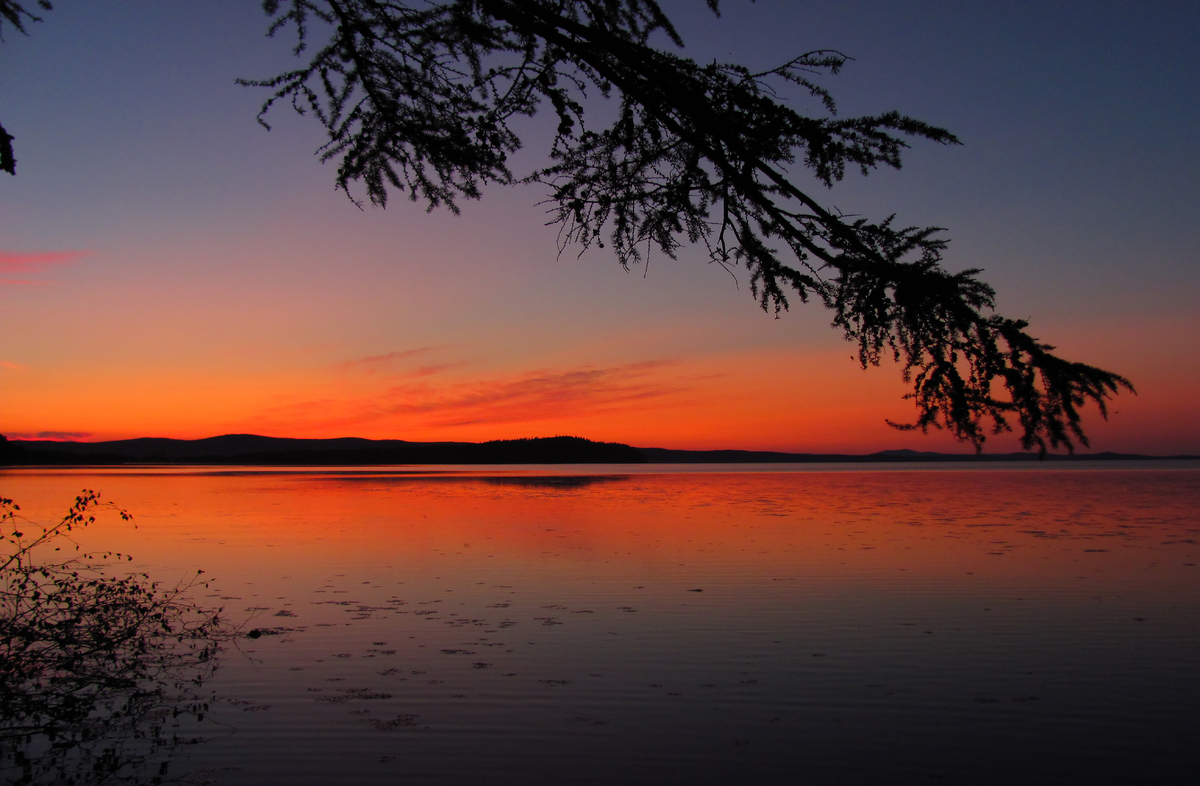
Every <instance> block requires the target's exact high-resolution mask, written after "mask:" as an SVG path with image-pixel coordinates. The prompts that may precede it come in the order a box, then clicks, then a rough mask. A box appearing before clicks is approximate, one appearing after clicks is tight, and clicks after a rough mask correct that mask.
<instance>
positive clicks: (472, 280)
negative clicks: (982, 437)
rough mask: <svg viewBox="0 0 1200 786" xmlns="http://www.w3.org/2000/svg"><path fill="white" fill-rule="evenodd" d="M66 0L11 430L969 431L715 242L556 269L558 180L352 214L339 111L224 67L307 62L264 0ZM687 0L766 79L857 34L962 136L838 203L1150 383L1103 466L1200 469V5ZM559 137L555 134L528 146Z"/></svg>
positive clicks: (36, 67)
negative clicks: (914, 397) (1159, 458)
mask: <svg viewBox="0 0 1200 786" xmlns="http://www.w3.org/2000/svg"><path fill="white" fill-rule="evenodd" d="M54 6H55V7H54V10H53V11H52V12H48V13H45V14H44V15H43V16H44V20H45V21H44V22H42V23H40V24H34V25H32V26H31V27H30V30H29V32H30V35H29V36H22V35H20V34H18V33H16V32H15V31H13V30H11V29H8V30H7V31H6V33H5V36H4V41H3V42H2V43H0V122H2V123H3V124H4V127H5V128H6V129H7V130H8V131H9V132H10V133H11V134H13V135H14V137H15V143H14V144H15V146H16V154H17V160H18V163H17V175H16V177H10V176H8V175H7V174H4V173H0V433H3V434H6V435H8V436H9V437H10V438H37V437H42V438H60V439H81V440H89V441H90V440H103V439H120V438H128V437H140V436H161V437H177V438H199V437H206V436H213V435H217V434H224V433H258V434H267V435H272V436H281V437H308V438H315V437H340V436H359V437H369V438H389V439H408V440H471V441H477V440H486V439H500V438H513V437H530V436H552V435H556V434H574V435H579V436H585V437H588V438H591V439H597V440H604V441H620V442H627V443H630V444H634V445H640V446H660V447H673V448H692V449H708V448H746V449H769V450H789V451H819V452H854V453H858V452H870V451H874V450H882V449H894V448H911V449H915V450H950V451H967V450H969V449H970V448H969V446H965V445H962V444H959V443H956V442H954V440H953V439H952V438H950V437H949V436H948V435H947V434H945V433H943V432H931V433H930V434H928V435H922V434H920V433H919V432H918V433H912V432H899V431H896V430H894V429H892V428H890V427H889V426H888V425H887V423H886V420H887V419H891V420H893V421H901V422H903V421H907V420H911V419H912V417H913V415H914V410H913V408H912V405H911V403H910V402H908V401H905V400H904V399H903V395H904V393H905V392H906V388H905V385H904V383H903V381H902V380H901V379H900V371H899V369H898V368H897V367H896V366H894V365H891V364H888V363H885V364H884V365H882V366H881V367H879V368H870V369H866V370H864V369H862V368H860V367H859V365H858V364H857V362H856V361H855V360H854V359H852V355H853V354H854V346H853V345H851V344H849V343H847V342H846V341H845V339H844V338H842V336H841V335H840V334H839V333H837V332H836V331H834V330H832V329H831V328H830V327H829V322H830V319H831V317H830V314H829V313H827V312H825V311H823V310H822V309H821V308H820V307H819V306H818V305H816V304H810V305H807V306H805V305H801V304H799V303H796V304H794V305H793V308H792V310H790V311H789V312H787V313H785V314H783V315H782V316H781V318H779V319H775V318H774V317H773V315H770V314H766V313H764V312H762V311H761V310H759V309H758V308H757V306H756V303H755V301H754V299H753V298H752V296H751V294H750V292H749V287H748V280H747V276H746V275H745V273H744V272H742V273H740V274H737V275H735V276H731V275H730V274H729V273H728V272H726V271H725V270H722V269H721V268H719V267H717V266H714V265H711V264H708V260H707V256H706V255H705V254H704V253H703V251H701V250H697V249H685V250H684V251H683V252H682V253H680V255H679V258H678V259H674V260H672V259H667V258H665V257H662V256H661V255H656V256H652V257H651V259H650V263H649V267H648V268H635V269H631V270H629V271H626V270H623V269H622V268H621V267H620V265H619V264H618V263H617V261H616V259H615V258H614V257H613V256H612V255H611V253H610V252H609V251H605V250H601V249H592V250H590V251H588V252H587V253H585V254H583V255H581V256H577V254H578V252H577V251H576V250H570V249H568V250H567V252H565V253H563V254H561V255H560V254H559V253H558V247H557V243H556V230H555V228H554V227H548V226H545V223H546V220H547V217H546V215H545V213H544V210H545V208H544V207H543V206H539V204H538V203H539V202H540V201H541V200H542V199H543V198H544V197H545V193H544V192H543V191H540V190H539V189H538V188H537V187H535V186H522V187H515V188H507V187H505V188H500V187H496V188H489V189H488V190H486V191H485V193H484V196H483V199H482V200H480V201H478V202H469V203H465V204H463V206H462V207H463V210H462V213H461V215H458V216H455V215H452V214H450V213H449V212H447V211H435V212H432V213H430V212H426V210H425V209H424V207H423V206H422V205H420V204H413V203H410V202H408V201H407V200H405V199H403V198H394V199H393V200H392V201H391V202H390V203H389V206H388V208H387V209H386V210H383V209H378V208H372V207H367V208H366V209H362V210H360V209H359V208H358V207H356V206H355V205H354V204H353V203H351V202H350V201H349V200H348V199H347V198H346V196H345V195H344V194H343V193H341V192H338V191H336V190H335V188H334V176H335V170H334V166H333V165H332V164H321V163H320V161H319V160H318V158H317V157H316V156H315V155H314V152H315V151H316V149H317V148H318V147H319V146H320V144H321V143H322V129H321V128H320V126H319V125H318V124H317V123H316V122H315V121H314V120H312V119H311V118H303V117H298V116H295V115H293V114H291V113H290V110H283V109H281V110H277V111H275V112H273V113H272V115H271V117H270V120H271V123H272V130H271V131H269V132H268V131H267V130H265V129H264V128H263V127H262V126H260V125H258V124H257V122H256V114H257V112H258V108H259V106H260V105H261V103H262V102H263V100H264V99H265V98H266V96H265V95H264V93H263V91H261V90H259V89H255V88H248V87H243V86H239V85H237V84H235V80H236V79H237V78H239V77H242V78H263V77H269V76H272V75H274V74H276V73H279V72H280V71H282V70H284V69H286V68H289V67H291V66H293V65H294V63H295V62H296V61H295V60H294V59H293V57H292V54H291V44H292V43H293V40H292V38H291V37H289V36H287V35H281V36H280V37H277V38H275V39H269V38H267V37H266V36H265V31H266V28H267V26H268V21H267V18H266V16H265V15H264V14H263V12H262V10H261V8H260V6H259V4H258V3H256V2H253V1H252V0H238V1H235V0H122V1H121V2H117V0H92V1H91V2H84V1H83V0H56V2H55V4H54ZM664 7H666V8H667V9H668V11H669V13H670V14H671V16H672V18H673V19H675V20H676V22H677V24H678V27H679V29H680V31H681V33H682V34H683V37H684V40H685V43H686V47H685V49H684V50H683V54H685V55H688V56H691V57H694V58H696V59H697V60H700V61H709V60H712V59H713V58H717V59H721V60H726V61H738V62H743V63H745V64H747V65H750V66H755V67H757V66H767V67H769V66H772V65H776V64H778V63H780V62H783V61H786V60H788V59H790V58H791V57H793V56H795V55H797V54H799V53H802V52H806V51H810V50H814V49H836V50H839V51H841V52H843V53H845V54H847V55H849V56H851V57H852V58H853V60H852V61H850V62H849V63H848V64H847V66H846V68H845V69H844V70H843V71H842V73H841V74H839V75H837V76H832V77H825V78H823V79H822V84H824V85H826V86H827V87H828V88H829V89H830V90H831V91H832V93H833V94H834V96H835V98H836V99H837V101H838V108H839V114H840V115H841V116H853V115H857V114H867V113H878V112H883V111H887V110H892V109H896V110H899V111H901V112H903V113H905V114H909V115H912V116H914V117H918V118H921V119H923V120H926V121H928V122H930V123H933V124H935V125H940V126H943V127H946V128H948V129H950V130H951V131H953V132H954V133H955V134H956V135H958V137H959V138H960V139H961V140H962V142H963V145H962V146H960V147H944V146H939V145H935V144H932V143H914V144H913V148H912V149H911V150H910V151H908V153H907V155H906V158H905V164H904V167H903V169H901V170H900V171H890V170H888V171H879V172H876V173H874V174H872V175H871V176H870V177H867V178H862V177H859V176H858V175H849V176H848V177H847V179H846V180H845V181H844V182H842V183H840V184H838V185H837V186H835V188H834V189H832V190H831V191H828V192H824V193H822V194H821V196H822V197H823V198H824V199H825V200H826V202H827V203H828V204H833V205H836V206H837V207H838V208H839V209H841V210H843V211H845V212H848V213H856V214H862V215H866V216H870V217H873V218H882V217H885V216H887V215H890V214H893V213H895V214H896V215H897V221H898V222H900V223H902V224H904V225H937V226H942V227H946V228H947V236H948V237H950V238H951V240H952V242H951V245H950V249H949V251H948V253H947V255H946V265H947V267H949V268H951V269H955V270H957V269H963V268H972V267H973V268H983V269H984V270H985V272H984V274H983V276H982V277H983V278H984V280H986V281H988V282H989V283H991V284H992V285H994V286H995V287H996V289H997V290H998V293H999V297H998V311H999V312H1000V313H1002V314H1005V315H1007V316H1011V317H1016V318H1023V319H1028V320H1029V321H1030V322H1031V328H1030V332H1031V333H1032V334H1033V335H1035V336H1038V337H1039V338H1041V339H1043V340H1045V341H1047V342H1049V343H1051V344H1053V345H1055V346H1056V347H1058V350H1059V352H1060V354H1062V355H1063V356H1065V357H1067V358H1068V359H1071V360H1077V361H1082V362H1086V363H1090V364H1092V365H1096V366H1100V367H1102V368H1106V369H1109V370H1112V371H1115V372H1117V373H1120V374H1122V375H1124V376H1126V377H1128V378H1129V379H1130V380H1131V381H1132V382H1133V383H1134V385H1135V386H1136V387H1137V391H1138V392H1137V395H1136V396H1134V395H1128V394H1123V395H1121V396H1120V397H1119V398H1118V399H1116V401H1115V402H1114V403H1113V406H1112V408H1111V411H1110V417H1109V420H1108V421H1107V422H1106V421H1103V420H1101V419H1100V417H1099V416H1098V414H1097V413H1096V411H1095V410H1094V409H1092V410H1090V411H1089V413H1088V416H1087V418H1086V420H1085V427H1086V428H1087V431H1088V434H1089V435H1090V437H1091V443H1092V444H1091V449H1092V450H1098V451H1099V450H1112V451H1129V452H1139V453H1151V454H1178V453H1191V454H1198V453H1200V407H1198V406H1197V404H1196V402H1197V401H1200V351H1197V349H1196V338H1197V336H1200V306H1198V305H1197V304H1198V303H1200V297H1198V296H1200V264H1198V263H1200V251H1198V250H1197V249H1200V177H1197V175H1198V173H1200V147H1198V146H1197V145H1196V144H1195V135H1196V131H1195V129H1196V128H1198V127H1200V50H1198V48H1197V47H1196V46H1195V41H1196V39H1197V36H1198V35H1200V4H1196V3H1193V2H1178V3H1169V2H1147V3H1139V4H1127V3H1117V2H1056V3H1045V2H1037V3H1034V2H1009V3H991V4H983V3H968V2H906V3H895V2H883V1H882V0H876V1H875V2H846V1H845V0H841V1H837V2H834V1H832V0H830V1H829V2H825V1H821V2H795V1H794V0H793V1H788V0H760V1H759V2H757V3H750V2H747V1H746V0H725V2H723V3H722V12H723V13H722V17H721V18H720V19H717V18H715V17H713V16H712V15H711V14H710V13H709V12H708V11H707V10H706V8H705V4H704V3H703V2H700V0H675V1H672V2H666V3H664ZM788 100H793V99H792V98H788ZM794 100H796V101H797V102H798V103H799V102H800V99H799V98H798V97H796V98H795V99H794ZM545 123H552V120H550V118H548V117H547V118H545ZM544 138H545V127H543V126H541V125H539V124H538V121H536V120H535V121H534V123H533V124H532V133H531V135H530V139H531V147H530V148H529V149H527V150H523V151H521V153H520V154H519V155H518V162H519V164H524V165H536V164H537V162H538V161H539V160H541V159H539V157H538V156H539V154H540V150H539V149H535V148H534V145H533V144H532V142H536V140H538V139H544ZM797 177H798V182H801V183H802V184H803V185H811V183H810V182H808V181H805V180H804V176H803V175H802V174H800V175H798V176H797ZM814 188H815V190H816V191H817V192H818V193H820V192H822V191H824V189H823V188H822V187H819V186H816V187H814ZM986 449H987V451H988V452H1008V451H1011V450H1016V449H1019V445H1018V443H1017V440H1016V439H1015V437H1012V436H1011V435H1001V436H998V437H994V438H992V439H990V440H989V441H988V443H987V447H986Z"/></svg>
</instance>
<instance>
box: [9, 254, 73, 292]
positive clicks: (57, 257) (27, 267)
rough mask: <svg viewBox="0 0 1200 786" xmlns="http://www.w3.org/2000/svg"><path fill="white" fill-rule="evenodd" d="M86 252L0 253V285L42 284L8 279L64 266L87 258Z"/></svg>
mask: <svg viewBox="0 0 1200 786" xmlns="http://www.w3.org/2000/svg"><path fill="white" fill-rule="evenodd" d="M87 253H88V252H86V251H41V252H26V251H0V284H16V285H29V284H44V283H46V282H45V281H36V280H31V279H23V278H9V276H11V275H13V274H21V273H39V272H41V271H43V270H45V269H46V268H50V267H54V266H55V265H65V264H69V263H71V262H75V261H76V260H79V259H81V258H82V257H84V256H87Z"/></svg>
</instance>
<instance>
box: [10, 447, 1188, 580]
mask: <svg viewBox="0 0 1200 786" xmlns="http://www.w3.org/2000/svg"><path fill="white" fill-rule="evenodd" d="M4 482H5V492H4V493H5V495H7V496H13V497H15V498H17V500H18V502H19V503H21V504H22V505H23V507H24V508H25V511H26V512H27V513H28V514H29V515H30V517H31V518H34V519H35V520H41V521H48V520H50V519H51V518H53V517H55V516H56V515H59V514H60V513H61V511H62V510H64V509H65V507H66V505H67V503H68V502H69V499H70V498H71V496H72V495H73V494H74V493H75V492H76V491H77V490H78V489H79V488H83V487H89V488H98V489H101V490H102V491H103V493H104V495H105V498H107V499H109V500H112V501H114V502H117V503H119V504H120V505H121V506H123V507H125V508H128V509H130V510H131V511H132V512H133V513H134V514H135V516H136V519H137V522H138V524H139V528H138V529H136V530H134V529H132V528H130V527H128V526H126V525H122V524H120V523H119V522H116V521H111V520H110V521H105V522H104V523H103V525H102V526H99V527H97V528H95V530H94V531H92V532H90V533H86V534H85V535H83V536H81V537H82V542H84V543H85V544H87V545H89V546H91V547H94V548H98V547H103V548H112V549H117V550H122V551H129V552H132V553H133V554H135V556H136V557H137V558H138V560H139V562H140V563H146V564H148V565H158V566H164V567H166V566H169V567H170V568H171V569H173V570H183V569H186V568H189V567H191V566H195V567H198V568H204V569H205V570H207V571H208V572H210V573H220V572H222V571H226V572H232V573H235V574H239V575H240V574H242V573H245V572H247V571H249V572H251V573H258V572H264V571H265V572H270V573H273V574H274V573H278V571H277V570H275V568H277V567H278V568H282V567H284V566H289V567H290V568H294V569H299V568H301V567H302V566H314V567H315V566H317V565H324V564H332V563H337V564H340V565H346V566H358V567H362V568H366V567H369V566H377V567H386V566H388V565H393V566H401V565H403V566H404V570H405V571H407V572H409V573H412V572H414V571H415V572H427V571H430V570H433V571H437V570H440V569H441V568H440V564H441V562H440V561H442V560H445V559H446V558H450V557H452V558H453V559H452V560H451V562H449V563H446V564H447V565H449V564H453V565H455V566H456V568H455V569H456V570H460V571H461V570H468V571H469V570H484V569H486V570H493V568H489V567H487V566H488V565H489V564H490V565H492V566H493V567H495V566H498V565H504V566H505V567H506V569H508V570H521V569H535V568H538V566H541V567H546V566H552V567H553V570H554V571H555V572H556V573H559V574H562V575H563V577H564V578H565V577H566V576H569V575H571V574H577V575H579V576H581V577H582V576H587V575H592V574H597V573H603V572H604V571H610V572H611V571H613V570H617V569H619V570H622V571H624V570H633V571H636V572H646V573H647V574H648V575H661V576H673V577H676V578H678V579H679V580H681V581H685V580H687V577H692V580H699V579H701V578H703V579H704V580H706V581H710V582H711V581H718V582H730V581H734V582H736V581H738V580H741V578H744V577H759V578H763V577H776V578H780V577H806V578H808V579H813V578H816V577H820V578H821V579H822V580H824V581H829V582H842V581H850V582H855V581H864V580H870V581H888V582H890V581H901V580H904V581H907V580H913V579H915V578H916V577H921V578H922V579H924V580H929V579H937V580H939V581H951V582H961V581H970V582H976V581H978V580H979V579H980V578H984V577H991V578H994V579H1003V580H1005V581H1016V582H1020V581H1027V582H1047V581H1052V582H1064V581H1065V582H1076V581H1079V580H1080V577H1084V578H1086V579H1087V580H1091V581H1099V582H1101V583H1104V584H1111V583H1114V582H1119V581H1121V580H1123V579H1124V578H1127V577H1131V576H1137V578H1138V580H1139V581H1151V583H1154V584H1162V585H1163V588H1164V589H1167V588H1169V587H1175V588H1179V587H1180V586H1181V583H1182V586H1187V587H1195V585H1196V576H1197V570H1196V569H1195V567H1194V564H1195V562H1196V561H1197V560H1196V546H1195V540H1196V537H1197V532H1198V529H1197V523H1196V521H1195V519H1194V511H1195V510H1196V509H1197V507H1198V505H1197V502H1198V501H1200V491H1198V488H1200V472H1197V471H1185V470H1178V471H1172V470H1162V471H1148V470H1131V471H1117V470H1111V471H1108V470H1094V469H1089V470H1075V471H1073V470H1054V469H1043V468H1034V469H1005V470H991V471H928V470H918V471H851V472H842V471H839V472H811V471H805V472H768V473H748V472H740V473H739V472H729V473H698V474H691V473H668V474H627V475H620V474H617V475H600V474H596V475H590V476H588V475H583V476H571V475H555V474H551V473H547V472H545V470H544V469H543V471H541V472H514V471H511V470H506V471H502V472H497V473H493V474H472V473H447V474H432V475H431V474H423V475H408V474H400V473H398V472H396V471H363V470H344V471H329V470H326V471H315V472H295V471H281V472H275V473H272V472H264V471H258V470H252V471H246V472H238V471H226V470H218V471H148V472H144V471H132V470H126V471H110V472H104V473H102V474H89V473H88V472H86V471H55V472H41V471H19V472H9V473H6V475H5V477H4ZM539 569H540V568H539ZM902 574H908V575H907V576H904V575H902ZM889 577H890V578H889ZM967 577H974V578H967Z"/></svg>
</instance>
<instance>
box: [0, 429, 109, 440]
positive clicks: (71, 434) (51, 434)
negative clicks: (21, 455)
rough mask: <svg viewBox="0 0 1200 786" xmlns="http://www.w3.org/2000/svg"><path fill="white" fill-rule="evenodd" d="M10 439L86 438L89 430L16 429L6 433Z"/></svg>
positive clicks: (89, 434)
mask: <svg viewBox="0 0 1200 786" xmlns="http://www.w3.org/2000/svg"><path fill="white" fill-rule="evenodd" d="M7 436H8V437H10V438H11V439H32V440H36V439H87V438H88V437H90V436H93V434H92V432H90V431H35V432H30V431H17V432H12V433H9V434H8V435H7Z"/></svg>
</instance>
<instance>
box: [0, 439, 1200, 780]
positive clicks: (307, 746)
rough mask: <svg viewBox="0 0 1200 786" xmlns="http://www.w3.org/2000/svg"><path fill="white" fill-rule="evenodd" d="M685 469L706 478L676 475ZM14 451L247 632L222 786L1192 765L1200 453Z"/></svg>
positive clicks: (37, 516)
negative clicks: (690, 459)
mask: <svg viewBox="0 0 1200 786" xmlns="http://www.w3.org/2000/svg"><path fill="white" fill-rule="evenodd" d="M698 469H699V471H697V470H698ZM760 469H761V470H762V471H746V468H744V467H743V468H735V467H717V468H713V467H706V468H695V467H691V468H670V467H653V468H650V469H649V470H647V468H645V467H642V468H635V467H629V468H622V467H602V468H601V467H590V468H589V467H574V468H569V469H566V470H564V469H563V468H561V467H556V468H546V467H543V468H536V467H526V468H511V467H505V468H496V469H487V468H484V469H473V470H471V471H469V472H454V471H447V468H430V469H429V471H422V470H420V469H412V468H404V469H396V468H381V469H359V468H355V469H321V468H314V469H305V470H294V469H286V470H278V471H273V470H269V469H263V468H245V469H236V468H235V469H230V468H213V469H204V468H201V469H196V468H187V469H146V470H140V469H133V468H124V469H119V470H81V469H74V470H16V471H13V470H9V471H5V472H3V473H0V494H2V495H3V496H8V497H13V498H15V499H16V500H17V502H18V503H20V504H21V506H22V508H23V510H24V512H25V513H27V514H28V515H29V517H30V518H33V519H34V520H38V521H47V522H48V521H51V520H56V519H57V518H60V517H61V515H62V513H63V511H64V510H65V508H66V507H67V505H68V504H69V502H70V501H71V499H73V497H74V494H75V493H77V492H78V491H79V490H80V489H82V488H95V489H99V490H102V492H103V493H104V496H105V497H106V498H107V499H109V500H112V501H114V502H117V503H118V504H120V505H121V506H123V507H126V508H128V509H130V510H131V511H132V512H133V513H134V514H135V516H136V519H137V525H138V526H137V528H136V529H134V528H132V527H131V526H130V525H128V524H125V523H123V522H120V521H118V520H107V519H106V520H104V521H103V523H102V524H99V525H97V526H96V527H95V528H94V529H92V530H90V531H88V532H87V533H85V535H84V536H83V538H82V542H83V544H84V545H85V546H86V547H93V548H95V547H103V548H107V549H118V550H121V551H126V552H129V553H132V554H133V555H134V557H135V560H136V561H135V563H134V565H133V566H134V567H136V568H138V569H141V570H146V571H148V572H150V573H151V574H152V575H153V576H154V577H155V578H158V579H161V580H163V581H165V582H168V583H172V582H175V581H177V580H180V579H183V578H186V577H187V575H189V574H190V573H194V571H195V570H196V569H204V570H205V571H206V576H207V577H210V578H211V579H212V581H211V584H210V587H209V588H208V589H204V590H201V591H200V592H199V593H197V594H198V597H199V598H200V599H201V600H203V601H204V602H206V603H211V604H213V605H214V606H223V607H225V609H226V611H227V612H229V613H230V614H231V615H232V617H233V618H234V619H235V620H237V621H239V622H244V623H245V630H250V629H252V628H258V629H266V630H267V632H268V634H269V635H264V636H262V637H261V638H258V639H253V640H252V639H242V640H241V641H240V651H239V649H238V648H229V649H228V650H227V651H226V653H225V655H224V657H223V661H222V665H221V668H220V670H219V672H218V673H217V676H216V677H215V678H214V679H213V680H212V681H211V682H210V683H208V684H207V685H206V686H205V690H207V691H211V692H212V693H213V694H214V696H215V697H216V702H215V703H214V705H213V712H212V713H211V714H210V716H209V717H208V719H206V721H205V724H203V725H204V729H203V734H204V735H205V737H206V739H207V742H205V743H203V744H201V745H197V746H193V747H190V748H187V749H185V750H184V752H183V753H182V754H180V755H179V757H178V758H176V760H174V761H173V762H172V763H171V764H170V773H172V774H174V775H178V776H186V777H189V778H191V779H193V780H196V781H201V782H208V783H213V784H230V785H231V786H232V785H234V784H239V785H240V784H263V783H291V784H326V783H335V782H340V783H354V784H406V783H414V784H420V783H431V784H432V783H438V784H441V783H449V784H477V783H552V782H561V783H614V782H621V783H644V784H669V783H680V784H691V783H696V784H701V783H713V784H717V783H722V784H724V783H735V782H742V783H752V782H753V783H789V784H790V783H806V782H807V783H814V784H824V783H886V784H896V783H929V782H936V781H942V782H948V783H971V784H987V783H997V784H1000V783H1022V784H1039V783H1200V743H1198V740H1200V568H1197V566H1196V563H1197V562H1200V559H1198V557H1200V548H1198V547H1197V540H1198V539H1200V467H1197V466H1196V465H1194V464H1191V465H1188V464H1181V463H1176V464H1171V463H1167V462H1163V463H1160V464H1155V465H1144V464H1143V465H1138V466H1136V467H1135V468H1120V467H1114V466H1113V465H1105V466H1104V467H1100V468H1098V467H1096V466H1089V467H1086V468H1082V469H1062V468H1060V467H1057V466H1050V467H1042V466H1038V467H1032V466H1022V467H1019V468H1012V467H1004V468H996V467H994V466H992V467H988V468H980V469H964V468H962V467H953V468H945V467H929V468H920V467H917V468H913V467H905V468H903V469H896V468H894V467H892V468H871V467H863V466H858V467H855V468H853V469H847V468H846V467H828V466H826V467H814V466H813V465H806V466H803V467H779V466H775V467H769V468H767V467H764V468H760Z"/></svg>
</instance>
